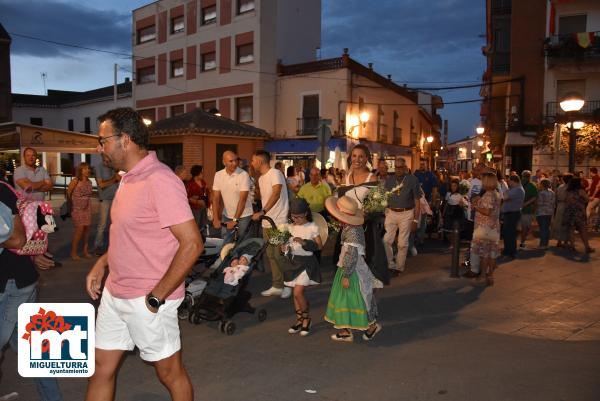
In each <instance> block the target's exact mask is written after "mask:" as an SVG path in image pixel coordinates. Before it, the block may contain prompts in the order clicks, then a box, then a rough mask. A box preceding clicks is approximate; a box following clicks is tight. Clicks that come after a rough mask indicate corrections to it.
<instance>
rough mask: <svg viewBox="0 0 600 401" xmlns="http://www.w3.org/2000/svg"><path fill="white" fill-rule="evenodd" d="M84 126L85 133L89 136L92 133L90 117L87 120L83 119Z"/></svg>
mask: <svg viewBox="0 0 600 401" xmlns="http://www.w3.org/2000/svg"><path fill="white" fill-rule="evenodd" d="M83 126H84V129H83V131H84V132H85V133H87V134H89V133H91V132H92V129H91V125H90V118H89V117H86V118H84V119H83Z"/></svg>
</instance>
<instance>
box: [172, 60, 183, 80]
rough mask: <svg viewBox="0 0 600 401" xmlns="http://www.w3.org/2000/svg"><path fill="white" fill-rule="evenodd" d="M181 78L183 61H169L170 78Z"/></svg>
mask: <svg viewBox="0 0 600 401" xmlns="http://www.w3.org/2000/svg"><path fill="white" fill-rule="evenodd" d="M177 77H183V60H173V61H171V78H177Z"/></svg>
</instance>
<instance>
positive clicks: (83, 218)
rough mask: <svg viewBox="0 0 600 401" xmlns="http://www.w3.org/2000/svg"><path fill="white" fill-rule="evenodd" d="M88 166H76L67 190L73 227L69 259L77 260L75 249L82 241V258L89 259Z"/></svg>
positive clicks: (82, 164) (90, 193) (89, 172)
mask: <svg viewBox="0 0 600 401" xmlns="http://www.w3.org/2000/svg"><path fill="white" fill-rule="evenodd" d="M90 174H91V170H90V166H89V164H87V163H81V164H80V165H79V166H77V171H76V174H75V178H73V179H72V180H71V183H70V184H69V187H68V189H67V197H69V198H70V200H71V218H72V219H73V225H74V226H75V232H74V233H73V241H72V242H71V259H73V260H79V259H80V258H79V255H78V254H77V248H78V247H79V243H80V242H81V240H82V239H83V257H84V258H91V257H92V255H91V254H90V253H89V250H88V242H89V241H88V238H89V234H90V225H91V224H92V206H91V203H92V202H91V199H92V181H90Z"/></svg>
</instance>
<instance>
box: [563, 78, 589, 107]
mask: <svg viewBox="0 0 600 401" xmlns="http://www.w3.org/2000/svg"><path fill="white" fill-rule="evenodd" d="M571 92H576V93H579V94H580V95H581V96H583V97H584V98H585V79H559V80H557V81H556V101H557V102H560V101H561V99H562V98H563V97H564V96H565V95H567V94H568V93H571ZM559 109H560V107H559Z"/></svg>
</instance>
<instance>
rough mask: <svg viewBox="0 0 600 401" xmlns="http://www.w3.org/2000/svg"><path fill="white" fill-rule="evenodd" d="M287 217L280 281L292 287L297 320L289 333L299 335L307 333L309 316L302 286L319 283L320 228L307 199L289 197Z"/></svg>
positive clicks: (282, 247) (321, 245) (308, 330)
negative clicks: (288, 216)
mask: <svg viewBox="0 0 600 401" xmlns="http://www.w3.org/2000/svg"><path fill="white" fill-rule="evenodd" d="M290 218H291V220H292V224H291V225H289V226H288V229H289V232H290V234H291V237H290V238H289V240H288V241H287V242H286V243H284V244H282V245H281V251H282V252H283V253H284V254H285V255H286V259H287V261H286V265H287V268H285V269H284V271H283V278H284V282H283V284H284V285H285V286H286V287H291V288H292V289H293V299H294V309H295V311H296V323H295V324H293V325H292V326H291V327H290V328H289V329H288V333H290V334H297V333H300V335H301V336H302V337H304V336H307V335H308V334H309V333H310V323H311V318H310V316H309V303H308V300H307V299H306V297H305V295H304V289H305V288H306V287H308V286H312V285H317V284H319V283H320V282H321V269H320V266H319V262H318V261H317V257H316V256H315V255H314V252H315V251H318V250H320V249H321V248H322V247H323V243H322V241H321V237H320V235H319V227H318V226H317V224H315V223H314V222H313V221H312V213H311V211H310V208H309V205H308V203H307V202H306V200H304V199H302V198H295V199H292V201H291V203H290Z"/></svg>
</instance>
